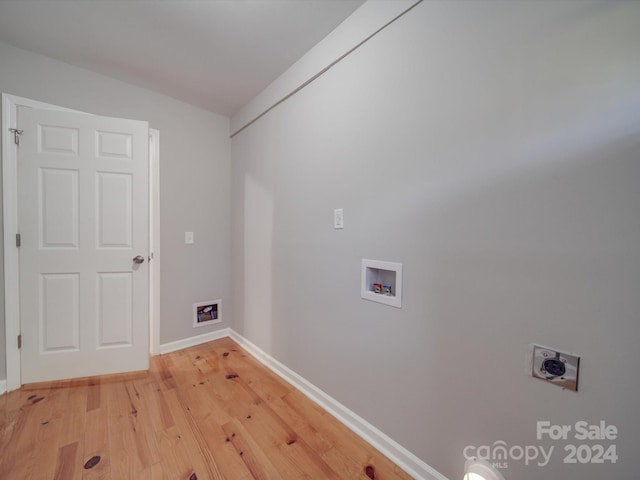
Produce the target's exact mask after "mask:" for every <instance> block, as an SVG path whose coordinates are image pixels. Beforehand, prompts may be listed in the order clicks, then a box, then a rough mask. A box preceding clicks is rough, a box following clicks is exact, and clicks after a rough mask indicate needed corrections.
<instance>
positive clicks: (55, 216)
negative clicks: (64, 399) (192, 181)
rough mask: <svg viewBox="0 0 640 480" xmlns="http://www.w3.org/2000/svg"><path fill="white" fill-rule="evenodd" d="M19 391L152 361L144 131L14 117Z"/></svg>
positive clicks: (72, 118) (53, 115) (106, 123)
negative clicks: (17, 138) (16, 131)
mask: <svg viewBox="0 0 640 480" xmlns="http://www.w3.org/2000/svg"><path fill="white" fill-rule="evenodd" d="M18 125H19V128H20V129H21V130H23V131H24V133H23V135H22V138H21V142H20V145H19V148H18V223H19V229H20V233H21V237H22V245H21V247H20V253H19V255H20V318H21V331H22V338H23V342H22V352H21V361H22V381H23V383H28V382H38V381H47V380H55V379H62V378H73V377H82V376H90V375H100V374H107V373H117V372H125V371H134V370H145V369H147V368H148V362H149V344H148V342H149V340H148V339H149V334H148V329H149V318H148V305H149V303H148V302H149V277H148V273H149V271H148V265H147V263H146V262H145V263H142V264H135V263H134V262H133V258H134V257H136V256H138V255H141V256H142V257H143V258H145V259H146V258H147V257H148V255H149V253H148V252H149V246H148V239H149V236H148V211H149V209H148V125H147V124H146V123H145V122H139V121H133V120H122V119H113V118H106V117H98V116H93V115H85V114H76V113H68V112H58V111H48V110H38V109H32V108H26V107H20V108H19V109H18Z"/></svg>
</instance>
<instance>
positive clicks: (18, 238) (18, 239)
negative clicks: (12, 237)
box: [16, 233, 22, 247]
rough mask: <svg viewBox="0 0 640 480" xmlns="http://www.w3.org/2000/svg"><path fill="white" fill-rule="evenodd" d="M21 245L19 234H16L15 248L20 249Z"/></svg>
mask: <svg viewBox="0 0 640 480" xmlns="http://www.w3.org/2000/svg"><path fill="white" fill-rule="evenodd" d="M20 245H22V237H21V236H20V234H19V233H16V247H20Z"/></svg>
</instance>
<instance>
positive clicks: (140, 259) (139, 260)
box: [133, 255, 144, 265]
mask: <svg viewBox="0 0 640 480" xmlns="http://www.w3.org/2000/svg"><path fill="white" fill-rule="evenodd" d="M133 263H135V264H137V265H140V264H141V263H144V257H143V256H142V255H138V256H137V257H133Z"/></svg>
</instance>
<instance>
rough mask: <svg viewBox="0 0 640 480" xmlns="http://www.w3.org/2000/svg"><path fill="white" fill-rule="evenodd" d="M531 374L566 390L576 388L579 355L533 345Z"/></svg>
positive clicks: (575, 389)
mask: <svg viewBox="0 0 640 480" xmlns="http://www.w3.org/2000/svg"><path fill="white" fill-rule="evenodd" d="M531 363H532V365H531V375H532V376H533V377H534V378H539V379H541V380H545V381H547V382H550V383H553V384H554V385H557V386H559V387H563V388H566V389H568V390H574V391H577V390H578V372H579V369H580V357H579V356H577V355H572V354H570V353H565V352H560V351H558V350H554V349H552V348H547V347H542V346H540V345H533V358H532V362H531Z"/></svg>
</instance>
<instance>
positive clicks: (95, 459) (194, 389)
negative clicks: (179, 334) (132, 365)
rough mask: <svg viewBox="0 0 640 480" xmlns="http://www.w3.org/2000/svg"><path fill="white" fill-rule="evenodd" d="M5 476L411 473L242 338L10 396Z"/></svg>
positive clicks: (380, 477) (4, 420)
mask: <svg viewBox="0 0 640 480" xmlns="http://www.w3.org/2000/svg"><path fill="white" fill-rule="evenodd" d="M0 455H1V457H0V479H3V480H4V479H11V480H22V479H25V480H26V479H34V480H35V479H47V480H50V479H56V480H58V479H59V480H76V479H87V480H88V479H92V480H93V479H96V480H97V479H100V480H107V479H109V480H126V479H133V480H147V479H149V480H150V479H154V480H155V479H167V480H174V479H184V480H198V479H199V480H204V479H229V480H245V479H254V478H255V479H267V480H272V479H273V480H276V479H283V480H294V479H295V480H297V479H303V478H304V479H318V480H324V479H350V480H351V479H363V480H368V479H377V480H385V479H393V480H400V479H410V478H411V477H409V476H408V475H407V474H406V473H404V472H403V471H402V470H400V469H399V468H398V467H397V466H395V465H394V464H393V463H392V462H390V461H389V460H388V459H387V458H385V457H384V456H383V455H381V454H380V453H379V452H377V451H376V450H375V449H374V448H373V447H371V446H370V445H368V444H367V443H365V442H364V441H362V440H361V439H360V438H359V437H358V436H356V435H355V434H354V433H352V432H351V431H350V430H348V429H347V428H346V427H344V426H343V425H342V424H340V423H339V422H338V421H337V420H335V419H334V418H333V417H331V416H330V415H329V414H328V413H326V412H325V411H324V410H322V409H321V408H320V407H318V406H317V405H316V404H314V403H313V402H311V401H310V400H309V399H307V398H306V397H305V396H304V395H303V394H301V393H300V392H298V391H297V390H295V389H294V388H293V387H291V386H290V385H289V384H287V383H286V382H284V381H283V380H282V379H280V378H279V377H278V376H276V375H275V374H273V373H272V372H270V371H269V370H268V369H266V368H265V367H264V366H262V365H261V364H260V363H259V362H257V361H256V360H255V359H254V358H253V357H251V356H250V355H249V354H248V353H246V352H245V351H244V350H243V349H242V348H241V347H240V346H238V345H237V344H236V343H235V342H233V341H232V340H231V339H228V338H224V339H222V340H216V341H214V342H209V343H206V344H203V345H199V346H197V347H192V348H189V349H186V350H182V351H179V352H174V353H170V354H167V355H162V356H158V357H153V358H152V359H151V369H150V371H149V372H148V373H146V372H145V373H137V374H125V375H112V376H104V377H95V378H89V379H81V380H70V381H61V382H54V383H48V384H38V385H27V386H25V387H23V388H21V389H20V390H17V391H14V392H10V393H7V394H4V395H2V396H1V397H0Z"/></svg>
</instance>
